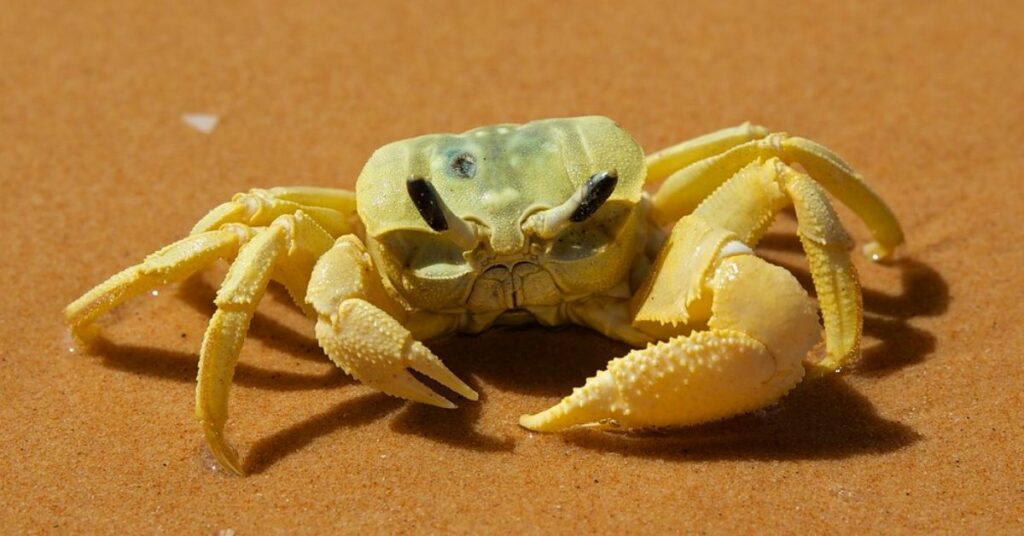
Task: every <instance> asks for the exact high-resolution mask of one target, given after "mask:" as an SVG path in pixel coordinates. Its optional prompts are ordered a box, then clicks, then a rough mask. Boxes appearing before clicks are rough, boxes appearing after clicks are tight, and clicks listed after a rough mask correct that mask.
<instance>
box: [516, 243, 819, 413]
mask: <svg viewBox="0 0 1024 536" xmlns="http://www.w3.org/2000/svg"><path fill="white" fill-rule="evenodd" d="M666 281H668V280H666ZM708 288H709V290H711V291H712V294H713V296H714V301H713V304H712V313H713V314H712V317H711V319H709V320H708V328H709V329H708V330H706V331H698V332H694V333H692V334H690V335H687V336H676V337H671V338H669V339H668V340H666V341H663V342H659V343H657V344H651V345H648V346H647V348H643V349H639V350H633V351H632V352H630V353H629V354H626V355H625V356H624V357H620V358H618V359H614V360H612V361H611V362H610V363H608V368H607V369H606V370H603V371H601V372H598V373H597V374H596V375H595V376H594V377H592V378H590V379H589V380H587V382H586V384H585V385H584V386H583V387H580V388H577V389H576V390H575V391H573V393H572V394H571V395H569V396H568V397H566V398H565V399H563V400H562V401H561V402H560V403H559V404H557V405H555V406H554V407H552V408H550V409H548V410H546V411H542V412H540V413H538V414H536V415H526V416H523V417H522V418H520V420H519V424H520V425H522V426H523V427H525V428H528V429H530V430H535V431H538V432H554V431H558V430H562V429H565V428H568V427H570V426H576V425H597V426H602V427H615V426H621V427H624V428H643V427H661V426H687V425H692V424H700V423H706V422H711V421H715V420H718V419H723V418H725V417H731V416H733V415H739V414H741V413H746V412H749V411H753V410H755V409H759V408H763V407H765V406H768V405H770V404H772V403H774V402H775V401H777V400H778V399H780V398H782V396H783V395H785V394H786V393H787V392H789V391H790V390H791V389H792V388H793V387H795V386H796V384H797V383H799V382H800V380H801V379H802V378H803V376H804V367H803V363H802V359H803V357H804V356H806V355H807V352H808V351H809V350H810V349H811V348H812V347H813V346H814V345H815V344H817V343H818V341H819V340H820V339H821V328H820V327H819V326H818V319H817V313H816V312H815V310H814V307H813V304H812V303H811V302H810V299H809V298H807V294H806V293H805V292H804V291H803V289H802V288H801V287H800V284H799V283H797V281H796V279H795V278H793V276H792V275H790V274H789V273H788V272H786V271H785V270H784V269H782V268H779V267H777V266H772V265H770V264H768V263H766V262H764V261H762V260H760V259H758V258H757V257H754V256H752V255H738V256H735V257H729V258H727V259H725V260H724V261H722V263H721V265H720V267H719V269H718V270H716V271H715V273H714V275H713V276H712V277H711V279H710V281H709V284H708ZM778 318H784V319H785V322H781V325H782V326H785V327H784V328H782V329H780V328H779V324H780V323H779V322H777V320H778Z"/></svg>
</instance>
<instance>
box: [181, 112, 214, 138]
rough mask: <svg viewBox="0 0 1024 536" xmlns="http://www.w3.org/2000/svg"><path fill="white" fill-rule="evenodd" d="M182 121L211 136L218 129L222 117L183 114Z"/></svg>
mask: <svg viewBox="0 0 1024 536" xmlns="http://www.w3.org/2000/svg"><path fill="white" fill-rule="evenodd" d="M181 120H182V121H183V122H184V123H185V124H186V125H188V126H190V127H192V128H194V129H196V130H198V131H199V132H202V133H203V134H209V133H211V132H213V129H215V128H217V122H218V121H220V117H219V116H217V115H216V114H181Z"/></svg>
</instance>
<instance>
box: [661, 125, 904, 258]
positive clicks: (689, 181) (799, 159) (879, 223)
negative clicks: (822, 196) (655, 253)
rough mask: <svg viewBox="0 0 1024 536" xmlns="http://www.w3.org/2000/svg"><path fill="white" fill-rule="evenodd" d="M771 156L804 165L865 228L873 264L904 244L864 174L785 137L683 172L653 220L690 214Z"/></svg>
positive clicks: (666, 187)
mask: <svg viewBox="0 0 1024 536" xmlns="http://www.w3.org/2000/svg"><path fill="white" fill-rule="evenodd" d="M771 157H778V158H780V159H782V160H783V161H784V162H786V163H787V164H794V163H795V164H800V165H801V166H803V167H804V168H805V169H806V170H807V171H808V172H809V173H810V176H811V177H813V178H814V179H815V180H816V181H818V182H819V183H821V185H822V186H824V187H825V189H826V190H828V191H829V193H831V194H832V195H834V196H836V198H838V199H839V200H840V201H841V202H843V203H844V204H845V205H847V206H848V207H850V208H851V209H852V210H853V211H854V213H856V214H857V216H859V217H860V218H861V219H862V220H864V222H865V223H867V225H868V228H869V229H870V230H871V234H872V236H873V237H874V239H875V241H874V242H872V243H870V244H868V245H866V246H865V247H864V252H865V254H867V255H868V256H869V257H871V258H872V259H873V260H880V259H884V258H886V257H888V256H890V255H891V254H892V252H893V250H894V249H895V248H896V246H898V245H899V244H901V243H903V231H902V229H900V225H899V222H898V221H896V217H895V216H894V215H893V213H892V211H891V210H890V209H889V207H888V206H887V205H886V204H885V202H884V201H882V199H881V197H879V196H878V194H876V193H875V192H874V191H873V190H871V188H870V187H869V186H868V185H867V184H866V183H865V182H864V180H863V179H862V178H861V176H860V174H858V173H856V172H855V171H853V169H852V168H850V166H849V165H848V164H846V163H845V162H843V160H842V159H841V158H839V156H838V155H836V154H835V153H833V152H832V151H829V150H828V149H826V148H825V147H823V146H821V145H818V144H816V143H814V142H811V141H809V140H806V139H803V138H796V137H789V136H787V135H786V134H784V133H776V134H771V135H769V136H767V137H765V138H762V139H758V140H754V141H749V142H746V143H742V144H740V145H736V146H734V147H732V148H730V149H728V150H726V151H725V152H722V153H719V154H716V155H714V156H710V157H708V158H704V159H703V160H699V161H696V162H694V163H692V164H689V165H686V166H685V167H683V168H681V169H679V170H678V171H676V172H675V173H673V174H672V175H671V176H670V177H668V179H666V180H665V183H664V184H663V185H662V187H661V189H660V190H658V192H657V193H656V194H655V195H654V197H653V198H652V204H653V207H654V216H655V219H656V220H657V221H659V222H661V223H663V224H665V223H670V222H673V221H675V220H677V219H678V218H680V217H681V216H683V215H685V214H689V213H691V212H692V211H693V210H694V209H695V208H696V207H697V205H699V204H700V203H701V202H702V201H703V200H704V199H705V198H707V197H708V196H709V195H711V193H712V192H713V191H715V189H717V188H718V187H719V186H721V185H722V183H724V182H725V181H726V180H728V179H729V178H730V177H732V176H733V175H734V174H736V172H738V171H739V170H740V169H741V168H743V167H744V166H746V165H747V164H749V163H750V162H753V161H755V160H757V159H759V158H763V159H767V158H771Z"/></svg>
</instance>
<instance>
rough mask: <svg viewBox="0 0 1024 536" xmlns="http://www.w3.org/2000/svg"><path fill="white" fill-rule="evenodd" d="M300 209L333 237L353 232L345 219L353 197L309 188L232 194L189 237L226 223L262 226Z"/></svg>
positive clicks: (345, 192) (338, 191)
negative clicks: (229, 198)
mask: <svg viewBox="0 0 1024 536" xmlns="http://www.w3.org/2000/svg"><path fill="white" fill-rule="evenodd" d="M299 209H302V211H303V212H305V213H306V214H307V216H309V217H310V218H312V219H313V221H315V222H316V223H317V224H318V225H319V226H320V227H323V228H324V230H326V231H327V232H328V233H330V234H331V235H332V236H341V235H343V234H347V233H350V232H352V228H351V225H350V224H349V221H348V219H349V216H352V215H353V214H355V211H356V199H355V193H354V192H351V191H349V190H341V189H335V188H314V187H308V186H288V187H278V188H271V189H269V190H263V189H253V190H250V191H248V192H245V193H239V194H235V195H234V196H233V197H232V198H231V201H228V202H227V203H223V204H221V205H219V206H217V207H216V208H214V209H213V210H211V211H210V212H209V213H208V214H207V215H206V216H203V218H202V219H201V220H199V222H198V223H196V225H195V227H193V228H192V234H196V233H201V232H204V231H209V230H211V229H219V228H220V227H221V226H222V225H224V224H226V223H244V224H246V225H251V226H265V225H269V224H270V222H272V221H274V219H275V218H277V217H278V216H283V215H285V214H294V213H295V212H296V211H297V210H299Z"/></svg>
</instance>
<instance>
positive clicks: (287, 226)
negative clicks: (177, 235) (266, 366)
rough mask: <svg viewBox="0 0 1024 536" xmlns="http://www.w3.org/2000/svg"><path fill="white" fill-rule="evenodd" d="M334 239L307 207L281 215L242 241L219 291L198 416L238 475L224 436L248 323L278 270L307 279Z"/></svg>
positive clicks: (204, 353)
mask: <svg viewBox="0 0 1024 536" xmlns="http://www.w3.org/2000/svg"><path fill="white" fill-rule="evenodd" d="M332 243H333V237H331V236H330V235H329V234H328V233H327V232H326V231H324V230H323V229H322V228H320V227H319V226H318V225H317V224H316V223H315V222H314V221H313V220H312V219H311V218H309V217H308V216H306V215H305V213H304V212H302V211H299V212H297V213H295V214H294V215H286V216H280V217H278V218H277V219H275V220H274V221H273V223H271V224H270V226H269V227H266V228H264V229H260V230H258V231H257V232H256V234H255V236H253V237H252V239H251V240H249V242H247V243H246V244H245V245H244V246H242V248H241V250H240V251H239V252H238V257H236V258H235V261H234V262H233V263H232V264H231V267H230V268H229V269H228V274H227V276H226V277H225V278H224V283H223V284H222V285H221V287H220V290H218V291H217V298H216V300H214V303H215V304H216V305H217V311H216V312H215V313H214V314H213V317H212V318H211V319H210V324H209V326H208V327H207V328H206V334H205V335H204V336H203V344H202V349H201V350H200V353H199V374H198V384H197V385H196V418H197V419H199V422H200V424H201V425H202V427H203V433H204V434H205V435H206V442H207V444H208V445H209V447H210V450H211V451H212V452H213V454H214V456H216V458H217V460H218V461H219V462H220V463H221V464H222V465H223V466H224V467H227V468H228V469H229V470H231V471H232V472H234V473H236V474H239V475H240V474H242V473H243V470H242V466H241V464H240V463H239V461H238V454H237V453H236V452H235V450H234V449H233V448H232V447H231V446H230V445H229V444H228V443H227V441H226V440H225V438H224V425H225V423H226V422H227V419H228V395H229V394H230V389H231V380H232V378H233V376H234V373H235V365H236V364H237V363H238V356H239V353H240V352H241V350H242V343H243V341H244V340H245V335H246V332H247V331H248V330H249V322H250V321H251V320H252V315H253V313H254V312H255V310H256V306H257V304H259V301H260V298H262V297H263V293H264V291H265V290H266V287H267V283H268V282H269V281H270V278H271V275H273V274H274V273H275V271H278V272H280V271H282V270H284V271H285V272H286V273H288V274H290V277H291V278H293V279H292V280H291V283H292V284H296V283H298V282H297V281H296V280H295V278H298V279H300V280H301V278H302V276H300V275H298V274H301V273H303V272H305V273H307V274H308V273H310V272H312V270H313V264H314V262H315V261H316V259H317V258H318V257H319V256H320V255H322V254H323V253H324V252H325V251H327V250H328V249H329V248H330V247H331V244H332ZM306 277H308V276H306ZM286 283H287V281H286Z"/></svg>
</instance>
